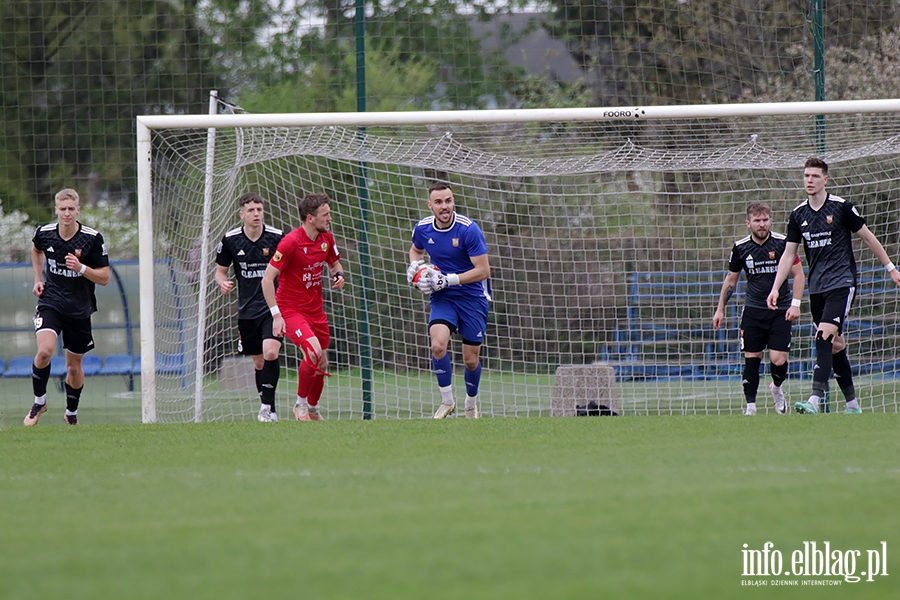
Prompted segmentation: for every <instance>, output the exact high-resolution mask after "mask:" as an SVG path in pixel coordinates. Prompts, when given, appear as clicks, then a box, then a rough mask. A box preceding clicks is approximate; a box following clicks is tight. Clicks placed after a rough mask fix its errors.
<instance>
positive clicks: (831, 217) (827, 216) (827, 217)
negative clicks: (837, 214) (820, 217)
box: [825, 215, 834, 225]
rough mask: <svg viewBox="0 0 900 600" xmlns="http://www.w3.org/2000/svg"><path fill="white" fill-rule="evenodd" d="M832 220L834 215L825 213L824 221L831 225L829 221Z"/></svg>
mask: <svg viewBox="0 0 900 600" xmlns="http://www.w3.org/2000/svg"><path fill="white" fill-rule="evenodd" d="M833 221H834V217H833V216H832V215H826V216H825V222H826V223H828V224H829V225H831V223H832V222H833Z"/></svg>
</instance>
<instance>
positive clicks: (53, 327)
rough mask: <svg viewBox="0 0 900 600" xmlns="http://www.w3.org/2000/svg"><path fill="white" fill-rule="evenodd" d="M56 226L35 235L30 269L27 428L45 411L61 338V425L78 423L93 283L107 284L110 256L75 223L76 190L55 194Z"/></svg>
mask: <svg viewBox="0 0 900 600" xmlns="http://www.w3.org/2000/svg"><path fill="white" fill-rule="evenodd" d="M55 211H56V216H57V222H56V223H50V224H49V225H43V226H41V227H38V228H37V231H35V232H34V238H33V239H32V243H33V244H34V246H33V247H32V249H31V265H32V267H33V268H34V288H33V289H32V293H33V294H34V295H35V296H37V297H38V298H39V300H38V304H37V309H36V311H35V314H34V331H35V335H36V337H37V354H35V356H34V364H33V365H32V367H31V373H32V375H31V382H32V387H33V389H34V405H32V407H31V410H30V411H28V415H26V416H25V425H26V426H31V425H37V422H38V419H40V418H41V415H42V414H44V413H45V412H47V382H48V381H49V380H50V358H51V357H52V356H53V350H54V348H55V347H56V340H57V338H58V337H59V336H60V335H62V341H63V348H65V350H66V382H65V386H66V414H65V422H66V423H68V424H69V425H77V424H78V404H79V402H80V401H81V392H82V390H83V389H84V370H83V368H82V361H83V359H84V354H85V352H89V351H91V350H93V349H94V337H93V333H92V332H91V315H92V314H94V313H95V312H97V298H96V296H94V287H95V284H98V283H99V284H100V285H106V284H107V283H109V277H110V273H109V257H108V256H107V254H106V245H105V244H104V243H103V236H102V235H100V232H98V231H97V230H96V229H91V228H90V227H85V226H84V225H82V224H81V223H79V222H78V220H77V217H78V214H79V213H80V212H81V205H80V200H79V197H78V192H76V191H75V190H72V189H64V190H60V191H59V192H58V193H57V194H56V209H55Z"/></svg>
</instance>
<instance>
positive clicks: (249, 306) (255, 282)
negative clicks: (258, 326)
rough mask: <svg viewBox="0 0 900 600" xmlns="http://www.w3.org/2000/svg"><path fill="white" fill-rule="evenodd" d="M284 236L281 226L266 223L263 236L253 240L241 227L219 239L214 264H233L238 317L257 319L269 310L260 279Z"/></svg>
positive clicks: (225, 265) (226, 265) (224, 265)
mask: <svg viewBox="0 0 900 600" xmlns="http://www.w3.org/2000/svg"><path fill="white" fill-rule="evenodd" d="M283 237H284V233H283V232H282V231H281V230H280V229H275V228H274V227H269V226H268V225H266V226H265V227H264V228H263V233H262V235H261V236H259V239H258V240H256V241H255V242H254V241H252V240H251V239H250V238H248V237H247V234H245V233H244V228H243V227H237V228H235V229H232V230H231V231H229V232H228V233H226V234H225V235H224V236H223V237H222V241H221V242H219V247H218V248H216V264H218V265H220V266H223V267H228V266H231V265H232V264H233V265H234V276H235V278H236V279H237V285H238V318H239V319H256V318H257V317H260V316H262V315H264V314H266V313H268V312H269V306H268V305H267V304H266V299H265V297H264V296H263V292H262V278H263V275H264V274H265V272H266V266H268V264H269V260H271V258H272V255H273V254H275V249H276V248H278V242H280V241H281V238H283Z"/></svg>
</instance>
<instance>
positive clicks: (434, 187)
mask: <svg viewBox="0 0 900 600" xmlns="http://www.w3.org/2000/svg"><path fill="white" fill-rule="evenodd" d="M438 190H450V191H451V192H452V191H453V190H452V189H451V188H450V184H449V183H444V182H443V181H435V182H434V183H432V184H431V187H430V188H428V195H429V196H431V192H436V191H438Z"/></svg>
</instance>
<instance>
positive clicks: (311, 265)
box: [269, 227, 341, 315]
mask: <svg viewBox="0 0 900 600" xmlns="http://www.w3.org/2000/svg"><path fill="white" fill-rule="evenodd" d="M340 259H341V254H340V252H338V249H337V246H335V245H334V236H332V235H331V232H330V231H329V232H325V233H320V234H319V235H318V236H317V237H316V240H315V241H313V240H311V239H309V235H307V233H306V230H305V229H303V227H298V228H297V229H295V230H293V231H292V232H290V233H289V234H287V235H286V236H285V237H284V239H282V240H281V242H279V244H278V249H277V250H276V251H275V254H274V255H273V256H272V260H270V261H269V264H270V265H272V266H273V267H275V268H276V269H278V270H279V271H280V274H279V275H278V290H277V291H276V292H275V301H276V302H277V303H278V308H280V309H281V312H282V313H303V314H306V315H314V314H316V313H319V312H323V306H324V301H323V299H322V271H323V270H324V267H325V265H326V264H328V265H333V264H334V263H336V262H337V261H339V260H340Z"/></svg>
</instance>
